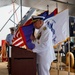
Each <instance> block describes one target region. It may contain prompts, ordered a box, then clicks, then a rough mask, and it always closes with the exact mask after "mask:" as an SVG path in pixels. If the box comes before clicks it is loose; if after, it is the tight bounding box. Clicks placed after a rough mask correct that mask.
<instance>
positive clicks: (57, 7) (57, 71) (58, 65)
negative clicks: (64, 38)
mask: <svg viewBox="0 0 75 75" xmlns="http://www.w3.org/2000/svg"><path fill="white" fill-rule="evenodd" d="M56 8H58V3H57V2H56ZM60 46H61V45H60V43H59V44H58V53H57V59H58V60H57V75H59V51H60Z"/></svg>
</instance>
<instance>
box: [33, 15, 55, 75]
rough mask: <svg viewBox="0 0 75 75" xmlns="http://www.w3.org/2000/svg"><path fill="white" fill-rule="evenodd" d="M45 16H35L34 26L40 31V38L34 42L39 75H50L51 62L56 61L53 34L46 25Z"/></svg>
mask: <svg viewBox="0 0 75 75" xmlns="http://www.w3.org/2000/svg"><path fill="white" fill-rule="evenodd" d="M44 18H45V17H43V16H33V17H32V19H33V24H34V27H35V28H36V29H39V31H38V36H37V38H36V40H35V42H34V44H35V48H34V49H33V50H32V51H33V52H35V53H36V54H37V64H38V67H37V68H38V75H50V73H49V69H50V66H51V62H53V60H55V53H54V49H53V43H52V32H51V30H50V29H49V28H48V27H47V25H45V24H44V21H43V19H44Z"/></svg>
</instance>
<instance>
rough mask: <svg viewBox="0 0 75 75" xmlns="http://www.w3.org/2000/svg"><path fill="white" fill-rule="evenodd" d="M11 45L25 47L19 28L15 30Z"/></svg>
mask: <svg viewBox="0 0 75 75" xmlns="http://www.w3.org/2000/svg"><path fill="white" fill-rule="evenodd" d="M12 45H14V46H19V47H23V48H26V45H25V44H24V41H23V39H22V36H21V34H20V30H19V29H18V30H17V31H16V32H15V35H14V37H13V40H12Z"/></svg>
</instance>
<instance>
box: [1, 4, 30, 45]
mask: <svg viewBox="0 0 75 75" xmlns="http://www.w3.org/2000/svg"><path fill="white" fill-rule="evenodd" d="M18 7H19V5H17V4H14V8H15V10H16V9H17V8H18ZM22 9H23V10H22V11H23V12H22V16H24V15H25V14H26V13H27V11H28V10H29V7H24V6H22ZM0 11H1V12H0V22H1V23H0V30H1V28H2V27H3V26H4V24H5V23H6V22H7V20H8V19H9V18H10V17H11V15H12V14H13V4H10V5H8V6H3V7H0ZM11 20H12V21H14V22H15V23H16V24H18V23H19V21H20V20H21V12H20V8H19V9H18V10H17V12H16V13H15V20H14V16H12V17H11ZM11 20H9V21H8V23H7V24H6V25H5V26H4V28H3V29H2V30H1V31H0V45H1V40H5V39H6V35H7V34H8V33H10V30H9V28H10V27H14V26H16V25H15V24H14V23H13V22H12V21H11Z"/></svg>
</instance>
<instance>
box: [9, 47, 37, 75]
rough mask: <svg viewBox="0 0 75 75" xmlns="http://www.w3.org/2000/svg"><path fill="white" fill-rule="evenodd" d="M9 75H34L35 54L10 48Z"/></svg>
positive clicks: (21, 49) (17, 48)
mask: <svg viewBox="0 0 75 75" xmlns="http://www.w3.org/2000/svg"><path fill="white" fill-rule="evenodd" d="M10 57H11V64H10V70H9V71H11V75H36V53H33V52H32V51H28V50H26V49H23V48H19V47H15V46H11V49H9V58H10Z"/></svg>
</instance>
